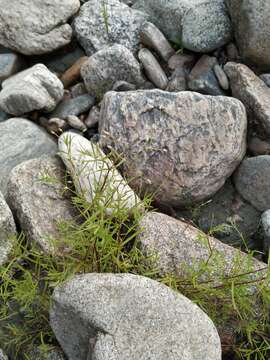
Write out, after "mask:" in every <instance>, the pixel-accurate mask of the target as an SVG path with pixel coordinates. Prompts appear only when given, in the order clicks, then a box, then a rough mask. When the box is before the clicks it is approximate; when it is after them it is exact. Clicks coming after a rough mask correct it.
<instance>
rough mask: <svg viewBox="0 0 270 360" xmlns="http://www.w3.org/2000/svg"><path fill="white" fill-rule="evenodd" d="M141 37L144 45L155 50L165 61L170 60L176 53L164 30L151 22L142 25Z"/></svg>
mask: <svg viewBox="0 0 270 360" xmlns="http://www.w3.org/2000/svg"><path fill="white" fill-rule="evenodd" d="M140 38H141V42H142V44H143V45H145V46H146V47H149V48H150V49H152V50H154V51H155V52H156V53H157V54H158V55H159V56H160V57H161V59H163V60H164V61H168V60H169V59H170V57H172V56H173V55H174V54H175V51H174V49H173V48H172V47H171V45H170V43H169V42H168V40H167V39H166V38H165V36H164V35H163V34H162V32H161V31H160V30H159V29H158V28H157V27H156V26H155V25H154V24H152V23H150V22H147V23H145V24H144V26H143V27H142V29H141V32H140Z"/></svg>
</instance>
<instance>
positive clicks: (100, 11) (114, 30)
mask: <svg viewBox="0 0 270 360" xmlns="http://www.w3.org/2000/svg"><path fill="white" fill-rule="evenodd" d="M147 18H148V16H147V15H146V14H145V13H143V12H140V11H137V10H133V9H131V8H130V7H129V6H127V5H126V4H123V3H121V2H120V1H118V0H106V1H100V0H89V1H87V2H86V3H85V4H84V5H83V6H82V7H81V9H80V12H79V15H78V16H77V17H76V18H75V20H74V29H75V35H76V37H77V39H78V41H79V43H80V44H81V45H82V47H83V48H84V50H85V51H86V54H87V55H92V54H94V53H95V52H96V51H98V50H101V49H102V48H103V47H104V46H110V45H113V44H120V45H123V46H125V47H126V48H128V49H129V50H131V51H132V52H136V51H137V50H139V43H140V35H139V34H140V30H141V27H142V25H143V24H144V23H145V22H146V21H147Z"/></svg>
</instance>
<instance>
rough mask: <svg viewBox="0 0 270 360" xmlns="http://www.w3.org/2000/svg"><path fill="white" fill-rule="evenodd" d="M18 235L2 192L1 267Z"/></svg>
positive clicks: (0, 201)
mask: <svg viewBox="0 0 270 360" xmlns="http://www.w3.org/2000/svg"><path fill="white" fill-rule="evenodd" d="M16 234H17V232H16V225H15V222H14V219H13V215H12V212H11V210H10V208H9V207H8V205H7V203H6V201H5V199H4V196H3V194H2V193H1V192H0V266H1V265H3V264H4V263H5V262H6V261H7V260H8V256H9V253H10V251H11V250H12V245H13V241H12V237H14V236H16ZM0 359H1V350H0Z"/></svg>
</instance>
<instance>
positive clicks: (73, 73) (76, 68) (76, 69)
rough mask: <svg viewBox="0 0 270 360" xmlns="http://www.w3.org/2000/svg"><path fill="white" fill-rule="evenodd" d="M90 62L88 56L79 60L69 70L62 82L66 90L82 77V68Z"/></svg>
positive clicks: (63, 76)
mask: <svg viewBox="0 0 270 360" xmlns="http://www.w3.org/2000/svg"><path fill="white" fill-rule="evenodd" d="M87 60H88V57H87V56H83V57H81V58H80V59H78V60H77V61H76V62H75V63H74V64H73V65H72V66H71V67H70V68H69V69H67V70H66V71H65V72H64V74H63V75H62V76H61V81H62V83H63V85H64V87H65V88H67V87H69V86H70V85H73V84H74V83H75V82H76V81H77V80H79V79H80V77H81V66H82V65H83V64H84V63H85V62H86V61H87Z"/></svg>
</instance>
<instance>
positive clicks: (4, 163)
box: [0, 118, 57, 195]
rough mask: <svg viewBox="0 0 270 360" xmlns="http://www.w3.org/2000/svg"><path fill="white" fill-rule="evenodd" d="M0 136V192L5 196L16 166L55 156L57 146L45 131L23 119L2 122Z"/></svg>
mask: <svg viewBox="0 0 270 360" xmlns="http://www.w3.org/2000/svg"><path fill="white" fill-rule="evenodd" d="M0 134H1V145H0V149H1V151H0V191H2V192H3V194H4V195H5V192H6V186H7V182H8V177H9V175H10V171H11V170H12V169H13V168H14V167H15V166H16V165H18V164H20V163H21V162H23V161H26V160H29V159H33V158H38V157H40V156H42V155H54V154H56V152H57V145H56V143H55V142H54V140H53V138H52V137H51V135H49V134H48V133H47V132H46V131H45V130H44V129H42V128H41V127H39V126H38V125H36V124H34V123H33V122H32V121H29V120H26V119H22V118H12V119H9V120H6V121H4V122H1V123H0Z"/></svg>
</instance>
